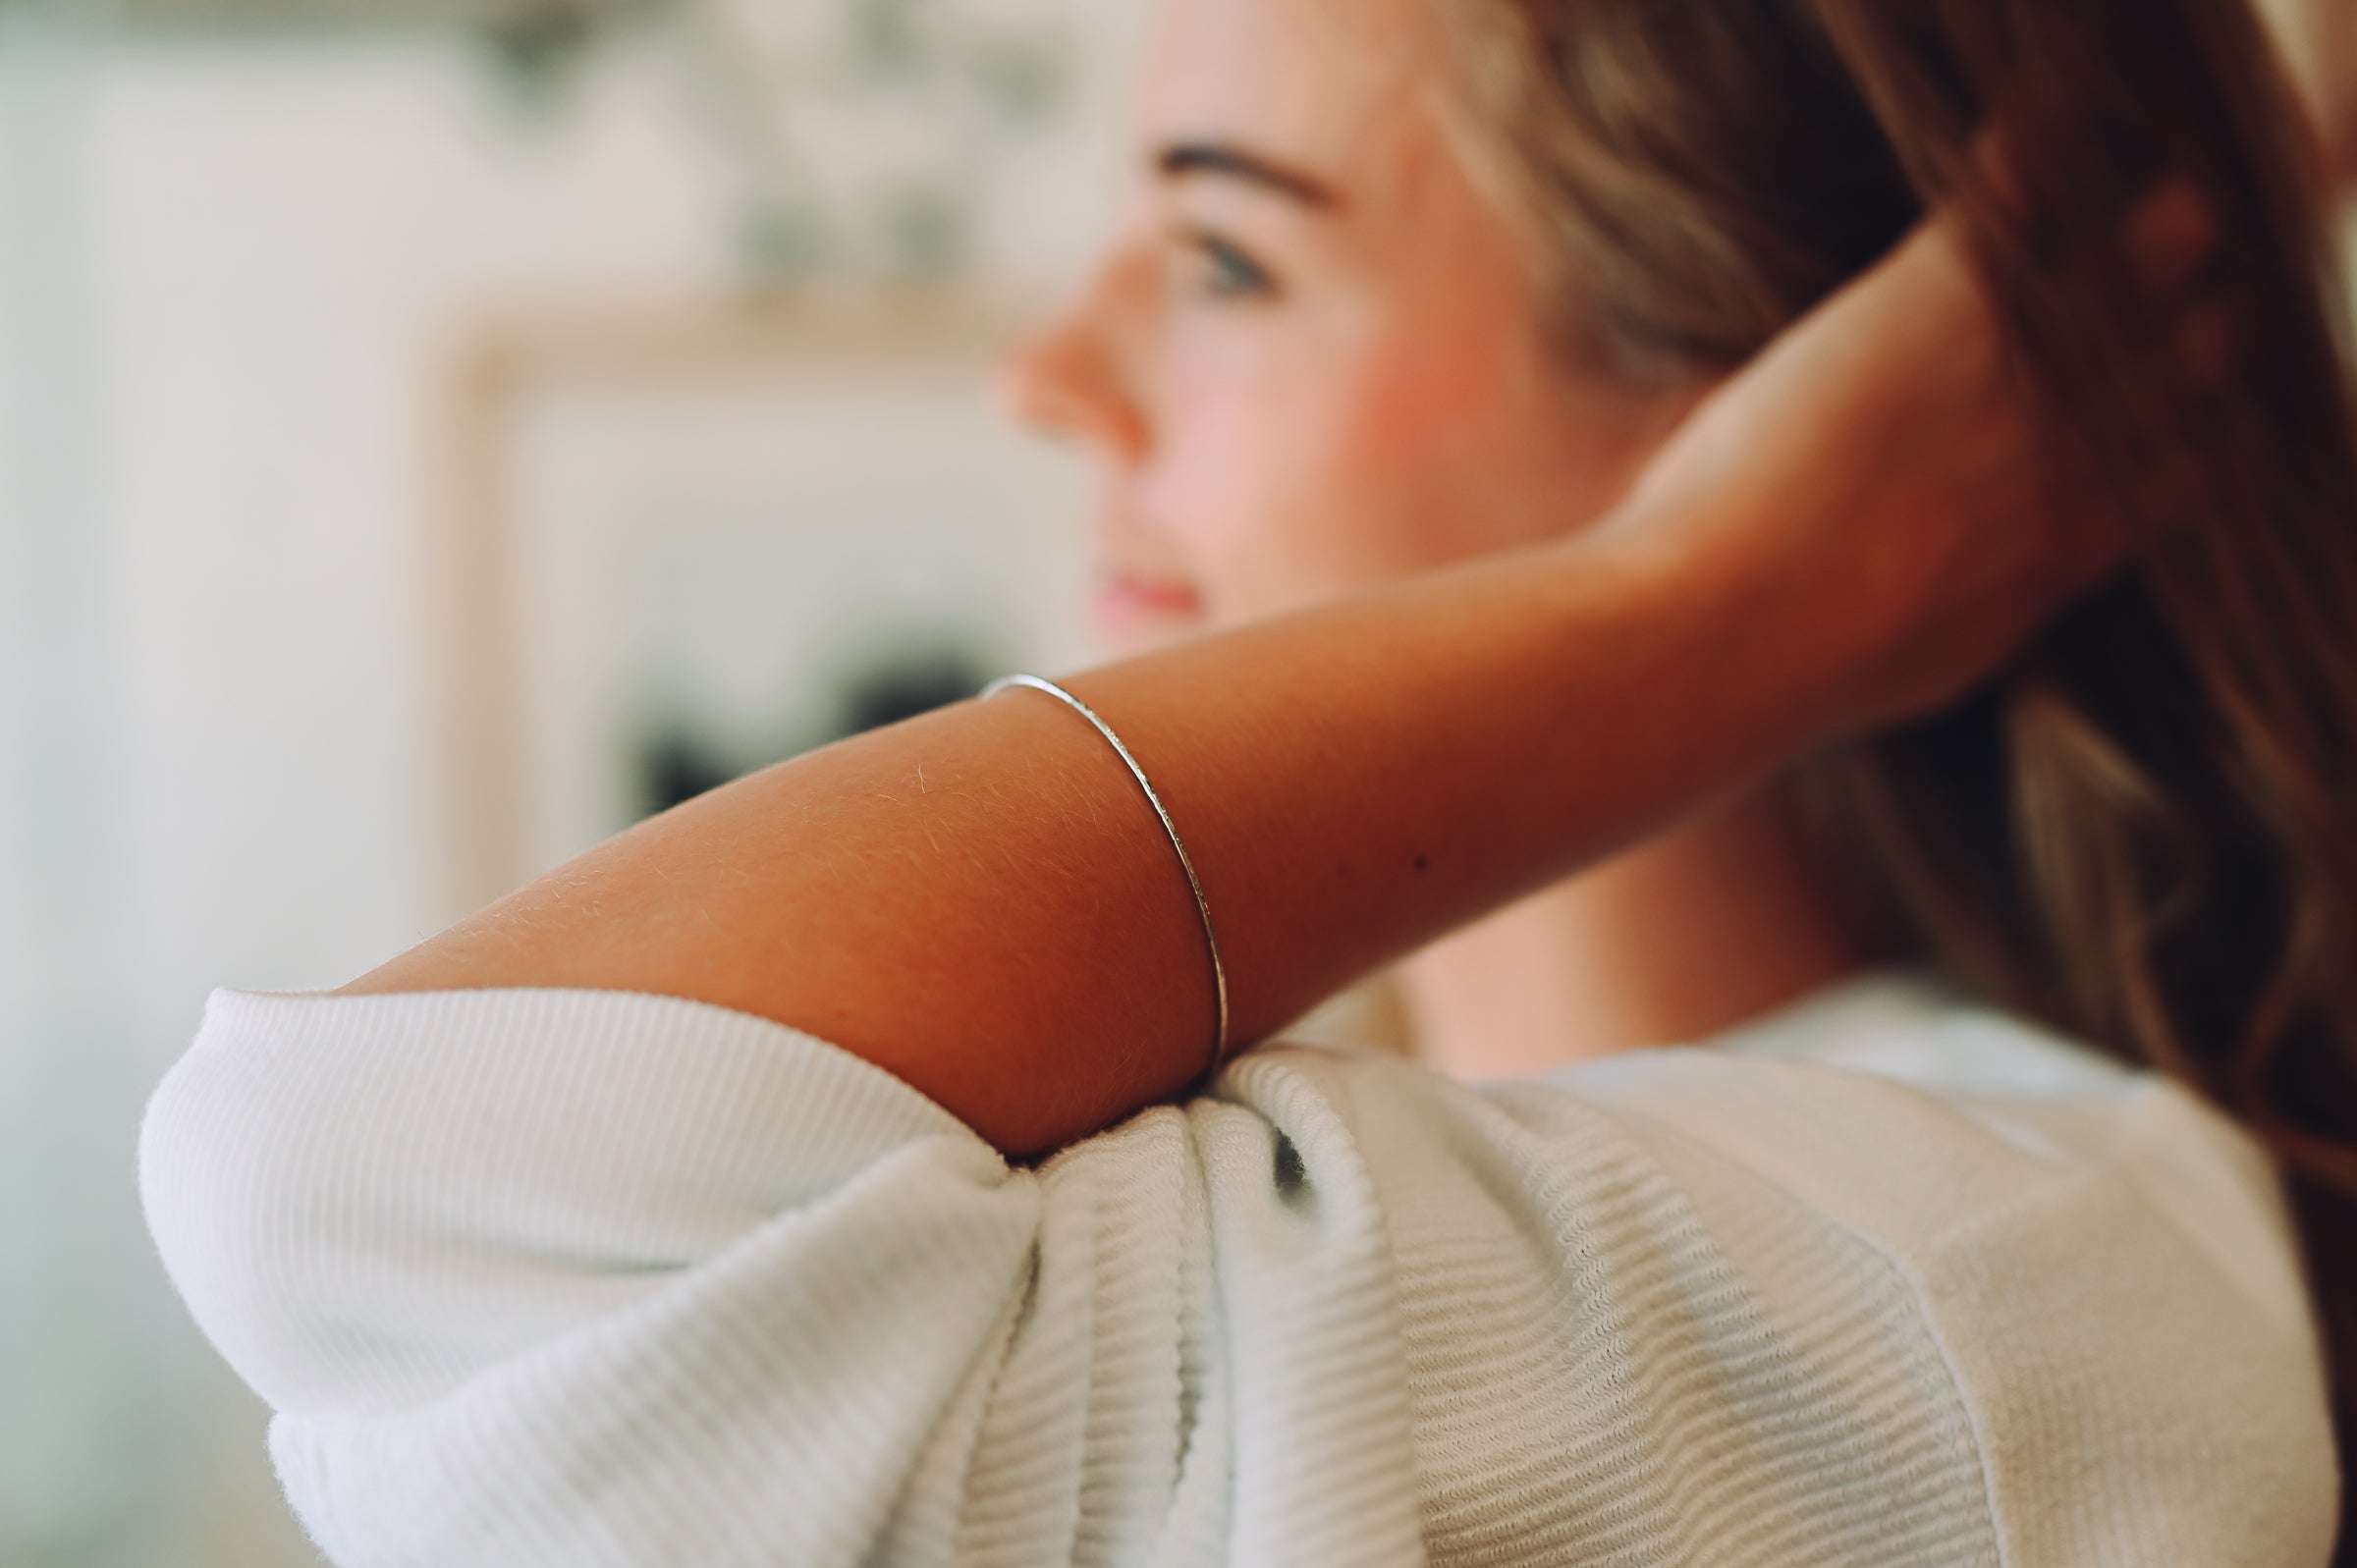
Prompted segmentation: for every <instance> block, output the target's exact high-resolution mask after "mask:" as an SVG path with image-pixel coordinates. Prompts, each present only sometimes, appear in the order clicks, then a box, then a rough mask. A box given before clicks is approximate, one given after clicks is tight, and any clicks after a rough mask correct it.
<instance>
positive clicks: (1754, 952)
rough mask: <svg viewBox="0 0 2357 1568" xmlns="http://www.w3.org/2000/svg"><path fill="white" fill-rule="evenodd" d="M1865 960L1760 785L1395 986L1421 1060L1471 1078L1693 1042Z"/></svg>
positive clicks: (1485, 930) (1414, 968)
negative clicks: (1397, 986) (1403, 1000)
mask: <svg viewBox="0 0 2357 1568" xmlns="http://www.w3.org/2000/svg"><path fill="white" fill-rule="evenodd" d="M1867 961H1868V960H1867V958H1866V956H1865V955H1864V953H1863V952H1862V951H1861V950H1860V949H1859V947H1858V946H1856V944H1855V943H1854V942H1853V941H1852V940H1851V938H1850V937H1849V935H1848V934H1847V932H1846V931H1845V930H1844V928H1843V924H1842V922H1841V920H1840V919H1839V917H1838V915H1837V912H1836V907H1835V903H1834V900H1833V899H1832V898H1831V896H1829V894H1828V892H1827V891H1826V889H1825V886H1824V884H1823V882H1822V879H1821V878H1820V877H1819V876H1818V874H1817V873H1816V872H1815V870H1814V869H1813V868H1812V867H1811V865H1810V863H1809V859H1808V856H1807V854H1806V853H1805V851H1804V850H1803V848H1802V846H1801V842H1800V839H1799V836H1798V834H1797V832H1796V831H1795V830H1794V828H1793V826H1792V820H1791V817H1790V815H1789V813H1788V812H1787V811H1785V810H1784V809H1783V807H1782V805H1781V801H1780V799H1779V797H1778V795H1777V794H1776V793H1775V792H1773V791H1767V790H1763V791H1760V792H1758V793H1755V794H1753V795H1750V796H1747V797H1745V798H1744V799H1742V800H1739V801H1736V802H1733V803H1732V804H1730V805H1728V806H1726V807H1723V808H1721V809H1719V810H1718V811H1716V812H1714V813H1713V814H1712V815H1710V816H1708V817H1705V818H1702V819H1700V820H1698V821H1696V822H1694V823H1693V824H1691V825H1689V826H1687V827H1684V828H1681V829H1678V830H1675V831H1673V832H1672V833H1670V834H1668V835H1666V836H1664V837H1662V838H1657V839H1654V840H1653V841H1651V842H1649V843H1646V844H1643V845H1640V846H1638V847H1637V848H1635V849H1632V850H1630V851H1629V852H1627V853H1626V854H1622V855H1619V856H1617V857H1616V858H1614V859H1612V860H1610V861H1607V862H1605V863H1604V864H1602V865H1600V866H1597V867H1595V868H1593V869H1592V870H1590V871H1587V872H1585V873H1582V874H1581V875H1580V876H1577V877H1574V878H1571V879H1569V880H1567V881H1565V882H1562V883H1558V884H1557V885H1555V886H1554V887H1552V888H1548V889H1545V890H1543V891H1542V892H1537V893H1534V894H1532V895H1531V896H1530V897H1527V898H1525V899H1523V900H1521V901H1520V902H1518V903H1513V904H1509V905H1507V907H1506V908H1504V909H1501V910H1499V911H1498V912H1497V913H1495V914H1493V915H1491V916H1489V917H1488V918H1487V919H1484V920H1481V921H1478V922H1476V923H1475V924H1473V925H1470V926H1467V927H1465V928H1464V929H1462V930H1461V931H1458V932H1455V933H1453V935H1451V936H1449V937H1447V938H1445V939H1443V940H1442V941H1440V942H1437V943H1434V944H1433V945H1431V946H1428V947H1425V948H1424V949H1422V950H1421V951H1419V952H1417V953H1415V954H1414V955H1413V956H1411V957H1409V958H1407V959H1406V960H1404V961H1403V962H1402V963H1401V964H1400V965H1399V966H1398V979H1399V982H1400V988H1401V992H1402V995H1403V997H1404V999H1405V1001H1406V1004H1407V1010H1408V1014H1409V1017H1410V1019H1411V1021H1412V1025H1413V1029H1414V1034H1415V1037H1416V1044H1417V1054H1418V1055H1419V1056H1421V1057H1422V1058H1423V1059H1424V1060H1426V1061H1428V1062H1430V1063H1431V1064H1432V1065H1433V1066H1434V1067H1436V1068H1438V1069H1439V1070H1441V1071H1443V1072H1446V1073H1448V1074H1450V1075H1451V1076H1453V1077H1455V1078H1459V1079H1463V1080H1468V1081H1477V1080H1482V1079H1492V1078H1508V1077H1519V1076H1524V1075H1527V1074H1532V1073H1539V1072H1545V1071H1548V1070H1550V1069H1553V1068H1556V1067H1561V1066H1565V1065H1567V1064H1569V1063H1571V1062H1575V1061H1581V1060H1585V1059H1587V1058H1590V1057H1594V1056H1602V1055H1608V1054H1613V1053H1616V1052H1622V1051H1633V1050H1638V1049H1641V1048H1643V1047H1647V1046H1661V1045H1672V1044H1677V1043H1680V1042H1685V1041H1693V1040H1699V1039H1702V1038H1705V1037H1707V1036H1709V1035H1712V1034H1716V1033H1718V1032H1719V1031H1721V1030H1724V1029H1728V1028H1731V1027H1733V1026H1735V1025H1737V1024H1739V1023H1742V1022H1744V1021H1745V1020H1747V1019H1749V1018H1752V1017H1755V1016H1757V1015H1759V1014H1760V1013H1763V1012H1766V1011H1769V1010H1771V1009H1773V1008H1775V1007H1778V1006H1780V1005H1781V1004H1783V1003H1785V1002H1788V1001H1793V1000H1798V999H1799V998H1801V997H1803V996H1805V995H1807V994H1808V993H1810V992H1812V991H1814V990H1817V989H1818V988H1820V987H1822V986H1825V985H1828V984H1831V983H1833V982H1835V981H1837V980H1840V979H1842V978H1844V977H1846V976H1848V975H1851V974H1854V973H1856V972H1857V971H1859V970H1860V969H1862V968H1864V967H1865V966H1866V964H1867Z"/></svg>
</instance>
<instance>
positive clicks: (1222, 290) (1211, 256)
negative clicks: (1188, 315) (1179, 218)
mask: <svg viewBox="0 0 2357 1568" xmlns="http://www.w3.org/2000/svg"><path fill="white" fill-rule="evenodd" d="M1180 240H1181V242H1182V243H1184V244H1185V246H1186V248H1187V250H1188V252H1189V254H1190V257H1191V259H1192V261H1193V267H1192V271H1193V274H1194V287H1195V289H1196V291H1197V292H1198V293H1200V294H1202V295H1203V296H1205V297H1208V298H1212V299H1251V298H1259V297H1266V296H1268V295H1272V294H1274V293H1276V292H1277V280H1276V279H1274V278H1272V277H1270V276H1269V273H1268V269H1266V268H1265V267H1263V266H1261V264H1260V263H1259V262H1257V261H1254V260H1253V259H1252V258H1251V257H1250V256H1248V255H1246V254H1245V253H1244V252H1243V250H1242V249H1240V248H1239V247H1237V246H1236V245H1235V244H1234V243H1233V242H1232V241H1228V240H1224V239H1222V238H1221V237H1220V236H1218V235H1216V234H1207V233H1204V232H1203V231H1201V230H1193V231H1189V232H1187V233H1185V234H1183V235H1181V236H1180Z"/></svg>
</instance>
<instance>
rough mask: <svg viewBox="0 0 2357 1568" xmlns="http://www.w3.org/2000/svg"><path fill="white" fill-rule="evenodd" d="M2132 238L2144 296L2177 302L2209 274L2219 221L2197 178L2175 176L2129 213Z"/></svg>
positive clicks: (2131, 247) (2160, 301) (2166, 303)
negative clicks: (2193, 183)
mask: <svg viewBox="0 0 2357 1568" xmlns="http://www.w3.org/2000/svg"><path fill="white" fill-rule="evenodd" d="M2127 242H2128V264H2129V266H2131V267H2132V268H2133V269H2134V270H2135V273H2136V280H2137V283H2138V284H2139V285H2140V286H2141V288H2142V289H2143V292H2144V297H2145V298H2146V299H2147V300H2148V301H2150V302H2152V303H2153V304H2155V305H2159V306H2164V307H2165V306H2169V305H2174V304H2176V303H2178V302H2179V301H2181V300H2182V299H2183V298H2184V297H2186V296H2187V295H2189V294H2190V293H2192V291H2193V290H2194V288H2195V287H2196V286H2197V285H2198V284H2200V283H2201V282H2202V280H2203V279H2204V278H2205V277H2206V276H2207V275H2208V273H2209V271H2210V263H2211V262H2212V261H2213V260H2214V259H2215V258H2216V257H2217V255H2218V248H2219V233H2218V220H2217V219H2216V218H2214V217H2213V216H2212V215H2211V212H2210V206H2209V203H2208V202H2206V201H2204V200H2203V199H2202V193H2201V191H2200V190H2198V189H2195V188H2194V186H2193V185H2192V183H2191V182H2189V181H2186V180H2183V179H2174V180H2169V181H2167V182H2165V183H2164V184H2163V185H2162V186H2161V188H2160V189H2158V190H2155V191H2153V192H2152V193H2150V194H2149V195H2147V196H2145V197H2144V198H2143V199H2142V200H2141V201H2139V202H2138V203H2137V204H2136V206H2135V208H2134V209H2133V210H2132V211H2131V212H2130V213H2129V214H2128V222H2127Z"/></svg>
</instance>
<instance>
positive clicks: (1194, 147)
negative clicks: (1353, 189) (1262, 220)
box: [1154, 141, 1338, 212]
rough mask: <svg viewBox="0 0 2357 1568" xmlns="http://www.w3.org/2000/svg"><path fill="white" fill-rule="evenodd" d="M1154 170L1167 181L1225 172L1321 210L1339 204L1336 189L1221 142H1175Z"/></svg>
mask: <svg viewBox="0 0 2357 1568" xmlns="http://www.w3.org/2000/svg"><path fill="white" fill-rule="evenodd" d="M1154 169H1155V172H1156V173H1158V174H1160V175H1161V176H1162V177H1163V178H1164V179H1165V180H1178V179H1183V178H1185V177H1187V176H1189V175H1205V174H1208V175H1223V176H1226V177H1227V178H1229V179H1232V180H1241V181H1244V182H1245V183H1247V184H1249V185H1254V186H1258V187H1260V188H1261V189H1264V190H1270V191H1274V192H1276V193H1277V194H1278V195H1281V196H1284V197H1286V198H1287V199H1288V200H1289V201H1295V202H1298V203H1299V204H1301V205H1302V206H1305V207H1309V208H1313V209H1315V210H1317V211H1320V212H1325V211H1330V210H1332V209H1333V208H1334V207H1335V206H1336V205H1338V202H1337V198H1336V196H1335V193H1334V191H1333V190H1332V189H1329V188H1328V187H1326V186H1325V185H1323V184H1321V183H1320V182H1318V181H1317V180H1314V179H1312V178H1311V177H1310V176H1308V175H1305V174H1302V173H1300V172H1298V171H1297V170H1292V169H1288V168H1286V167H1285V166H1284V165H1282V164H1279V163H1276V162H1273V161H1272V160H1270V159H1267V158H1264V157H1262V156H1260V155H1259V154H1258V153H1254V152H1246V151H1245V150H1244V149H1242V148H1241V147H1237V146H1233V145H1231V144H1229V143H1227V142H1221V141H1174V142H1171V143H1170V144H1169V145H1167V146H1165V147H1164V148H1162V150H1161V151H1159V152H1157V153H1156V154H1155V155H1154Z"/></svg>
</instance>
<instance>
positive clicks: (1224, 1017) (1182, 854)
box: [979, 675, 1228, 1084]
mask: <svg viewBox="0 0 2357 1568" xmlns="http://www.w3.org/2000/svg"><path fill="white" fill-rule="evenodd" d="M1009 686H1032V687H1036V688H1037V689H1039V690H1041V691H1044V692H1046V693H1047V694H1048V695H1049V696H1051V697H1054V698H1056V699H1057V700H1059V701H1061V702H1063V703H1066V704H1068V705H1069V706H1070V707H1071V708H1072V709H1073V710H1074V711H1075V712H1077V713H1078V714H1079V715H1080V717H1081V718H1083V719H1086V720H1087V721H1088V722H1089V723H1090V724H1092V725H1095V726H1096V727H1097V733H1099V734H1101V735H1103V736H1104V737H1105V738H1106V739H1107V740H1110V741H1112V742H1113V749H1114V750H1116V751H1118V752H1120V753H1121V756H1122V761H1124V762H1125V763H1127V764H1128V765H1129V771H1130V773H1131V774H1133V775H1135V776H1136V779H1137V783H1138V787H1139V788H1141V789H1143V790H1145V792H1146V799H1147V800H1148V801H1150V802H1151V803H1152V804H1153V807H1154V814H1155V815H1156V816H1158V817H1160V818H1161V819H1162V828H1163V832H1165V833H1167V834H1169V835H1170V836H1171V847H1172V848H1173V849H1176V850H1178V868H1179V869H1180V870H1181V871H1184V872H1185V873H1186V885H1187V886H1188V887H1189V888H1191V889H1193V890H1194V893H1195V910H1196V912H1197V913H1198V914H1200V915H1201V916H1202V917H1203V943H1204V946H1208V947H1209V948H1210V949H1211V985H1212V992H1213V995H1214V997H1215V998H1216V999H1217V1000H1218V1004H1219V1014H1218V1017H1219V1021H1218V1025H1217V1027H1216V1028H1215V1029H1214V1030H1213V1032H1212V1042H1211V1062H1210V1064H1209V1065H1208V1066H1206V1067H1205V1068H1204V1069H1203V1072H1202V1075H1201V1076H1200V1077H1199V1078H1198V1079H1197V1080H1196V1082H1197V1083H1198V1084H1206V1083H1209V1082H1210V1080H1211V1079H1212V1078H1213V1077H1214V1076H1215V1075H1217V1074H1218V1072H1219V1070H1220V1068H1221V1067H1222V1066H1223V1065H1225V1064H1226V1062H1227V1059H1228V969H1227V966H1226V965H1224V964H1222V963H1221V962H1220V941H1219V938H1218V937H1216V936H1214V935H1213V934H1212V929H1211V900H1210V899H1208V898H1206V897H1204V896H1203V882H1202V879H1201V878H1199V877H1197V876H1196V875H1195V863H1194V862H1193V861H1192V860H1190V859H1188V858H1187V853H1186V845H1185V844H1183V843H1180V842H1179V841H1178V825H1177V824H1176V823H1174V822H1172V821H1171V814H1170V812H1169V811H1168V810H1166V809H1165V808H1164V806H1163V803H1162V796H1160V795H1158V794H1156V793H1155V792H1154V785H1153V784H1150V783H1148V782H1147V779H1146V770H1145V769H1143V768H1141V767H1139V766H1138V765H1137V759H1136V758H1135V757H1133V756H1131V755H1130V754H1129V748H1128V747H1127V746H1124V745H1123V744H1122V737H1121V736H1120V735H1117V734H1115V733H1114V732H1113V727H1112V726H1110V725H1108V724H1107V723H1106V722H1105V721H1104V720H1102V719H1100V718H1098V717H1097V715H1096V712H1095V711H1094V710H1093V709H1091V708H1090V707H1089V705H1088V704H1087V703H1085V702H1082V701H1081V700H1080V699H1079V698H1078V697H1075V696H1073V695H1072V694H1071V693H1070V692H1069V691H1067V690H1065V689H1064V688H1063V687H1062V686H1060V685H1058V684H1056V682H1054V681H1053V680H1043V679H1041V678H1040V677H1039V676H1029V675H1014V676H1000V677H999V678H998V679H996V680H994V681H992V682H991V683H990V684H989V685H987V686H984V687H983V688H982V696H981V698H980V699H979V700H982V701H988V700H989V699H990V698H992V697H995V696H997V695H998V694H999V693H1000V692H1002V691H1004V690H1006V689H1007V688H1008V687H1009Z"/></svg>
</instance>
